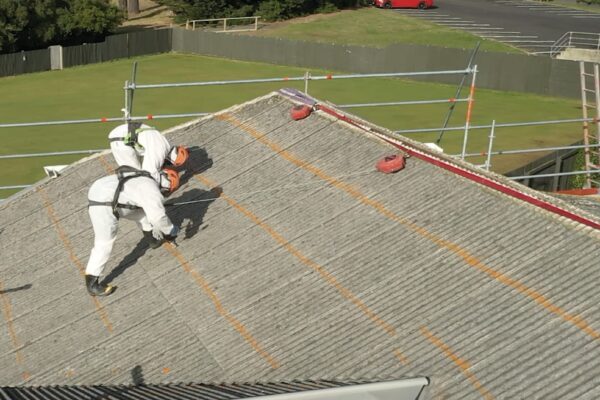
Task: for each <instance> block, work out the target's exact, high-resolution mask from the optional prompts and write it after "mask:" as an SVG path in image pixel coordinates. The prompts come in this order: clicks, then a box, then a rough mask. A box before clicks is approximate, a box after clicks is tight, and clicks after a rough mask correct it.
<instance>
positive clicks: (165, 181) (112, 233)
mask: <svg viewBox="0 0 600 400" xmlns="http://www.w3.org/2000/svg"><path fill="white" fill-rule="evenodd" d="M160 181H161V185H160V188H159V185H157V183H156V181H155V180H154V179H153V177H152V176H151V174H150V173H148V172H146V171H140V170H138V169H135V168H132V167H129V166H123V167H119V168H118V169H117V174H116V175H109V176H105V177H103V178H100V179H98V180H97V181H95V182H94V183H93V184H92V186H91V187H90V190H89V192H88V200H89V209H88V211H89V214H90V219H91V221H92V226H93V228H94V248H93V249H92V251H91V254H90V259H89V260H88V264H87V267H86V269H85V284H86V287H87V290H88V292H89V294H90V295H92V296H107V295H109V294H111V293H112V292H113V290H114V288H113V287H112V286H110V285H105V284H101V283H100V282H99V277H100V275H101V274H102V271H103V269H104V266H105V265H106V263H107V262H108V258H109V257H110V253H111V251H112V247H113V244H114V241H115V237H116V236H117V230H118V224H119V218H126V219H129V220H133V221H135V222H136V223H137V224H138V226H139V227H140V228H141V229H142V230H143V231H144V236H147V234H146V233H148V234H149V235H150V236H151V245H152V247H154V248H156V247H159V246H160V245H162V244H163V243H164V242H172V241H174V240H175V239H176V237H177V233H178V232H179V228H178V227H177V226H175V225H173V223H172V222H171V220H170V219H169V217H168V216H167V214H166V212H165V207H164V205H163V201H164V197H163V195H162V193H161V191H162V192H167V193H170V192H173V191H175V190H176V189H177V188H178V187H179V174H178V173H177V171H175V170H173V169H168V168H165V169H163V171H162V172H161V179H160Z"/></svg>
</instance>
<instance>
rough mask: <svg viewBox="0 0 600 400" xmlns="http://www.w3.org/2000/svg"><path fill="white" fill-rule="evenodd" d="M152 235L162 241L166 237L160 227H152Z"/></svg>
mask: <svg viewBox="0 0 600 400" xmlns="http://www.w3.org/2000/svg"><path fill="white" fill-rule="evenodd" d="M152 236H154V239H156V240H158V241H161V240H163V239H164V238H165V234H164V233H162V231H161V230H160V229H156V228H152Z"/></svg>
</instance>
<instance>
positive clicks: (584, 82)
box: [579, 61, 600, 188]
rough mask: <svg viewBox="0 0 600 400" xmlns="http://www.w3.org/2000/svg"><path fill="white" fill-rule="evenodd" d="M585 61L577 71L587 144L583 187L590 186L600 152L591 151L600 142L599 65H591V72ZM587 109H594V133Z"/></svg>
mask: <svg viewBox="0 0 600 400" xmlns="http://www.w3.org/2000/svg"><path fill="white" fill-rule="evenodd" d="M585 64H586V63H585V62H583V61H580V62H579V72H580V77H581V111H582V114H583V118H584V122H583V144H584V145H586V146H588V147H587V148H586V149H585V151H584V163H585V170H586V171H587V174H586V176H585V186H584V188H591V187H592V183H593V180H592V174H593V173H595V172H594V171H593V170H596V169H600V165H599V164H600V152H599V151H598V149H597V148H596V149H595V151H591V145H593V144H599V143H600V67H599V65H598V64H594V65H593V67H592V68H593V73H588V72H586V68H585ZM590 78H591V79H592V80H593V84H592V87H593V89H590V88H589V86H588V80H589V79H590ZM588 94H591V95H593V96H594V99H593V101H591V102H590V101H589V100H588ZM588 109H592V110H594V111H595V114H596V115H595V117H594V118H592V123H593V124H594V125H595V126H596V135H593V134H591V133H590V126H589V124H588V122H589V121H588V120H589V118H588V117H589V115H588Z"/></svg>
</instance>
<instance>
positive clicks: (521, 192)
mask: <svg viewBox="0 0 600 400" xmlns="http://www.w3.org/2000/svg"><path fill="white" fill-rule="evenodd" d="M279 93H280V94H282V95H284V96H286V97H288V98H290V99H291V100H295V101H297V102H300V103H304V104H306V105H309V106H311V107H313V108H314V109H316V110H318V111H323V112H324V113H326V114H328V115H330V116H333V117H334V118H337V119H338V120H341V121H343V122H346V123H348V124H350V125H352V126H354V127H356V128H359V129H361V130H363V131H365V132H368V133H370V134H372V135H374V136H376V137H378V138H380V139H382V140H383V141H385V142H387V143H389V144H391V145H392V146H394V147H396V148H399V149H400V150H402V151H404V152H406V153H407V154H409V155H411V156H414V157H417V158H419V159H420V160H422V161H425V162H428V163H430V164H433V165H436V166H438V167H440V168H443V169H445V170H447V171H449V172H452V173H454V174H456V175H459V176H462V177H463V178H466V179H469V180H471V181H473V182H476V183H479V184H481V185H484V186H486V187H488V188H491V189H494V190H497V191H499V192H501V193H503V194H506V195H508V196H510V197H513V198H516V199H519V200H522V201H525V202H526V203H529V204H531V205H534V206H536V207H538V208H541V209H543V210H546V211H549V212H551V213H553V214H556V215H559V216H561V217H565V218H568V219H570V220H572V221H575V222H578V223H580V224H583V225H586V226H588V227H591V228H593V229H596V230H598V231H600V221H599V220H597V219H596V218H594V217H593V216H591V215H589V213H587V212H585V210H582V209H580V208H577V207H574V206H571V205H569V204H568V203H565V202H564V201H562V200H560V199H557V198H554V197H551V196H549V195H545V194H543V193H540V192H537V191H535V192H533V193H532V191H533V189H530V188H528V187H527V186H524V185H520V184H519V186H522V187H517V186H516V185H517V184H516V183H515V182H512V181H510V180H508V179H507V178H505V177H504V176H502V175H498V174H496V173H493V172H490V171H483V170H482V171H476V170H475V169H474V168H473V167H472V166H470V165H469V164H468V163H466V162H464V161H463V162H461V161H460V160H455V159H451V158H450V156H448V155H446V154H443V153H442V154H434V153H433V151H431V150H429V149H425V148H422V147H423V145H421V144H418V143H411V142H412V141H411V140H410V139H408V140H407V138H404V137H401V139H400V138H398V137H397V136H399V135H395V134H393V133H391V134H390V133H387V132H385V131H383V130H382V129H381V128H379V127H375V126H373V125H372V124H370V123H368V122H367V121H362V120H359V119H358V118H356V117H355V116H353V115H348V114H346V113H344V112H343V111H340V110H338V109H337V108H335V106H334V105H328V104H327V105H326V104H323V103H319V102H318V101H317V100H316V99H315V98H313V97H311V96H309V95H307V94H305V93H302V92H300V91H298V90H296V89H281V90H279ZM461 164H464V165H461ZM503 180H507V182H503ZM575 210H576V211H575Z"/></svg>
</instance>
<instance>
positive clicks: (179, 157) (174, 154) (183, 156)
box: [169, 146, 190, 167]
mask: <svg viewBox="0 0 600 400" xmlns="http://www.w3.org/2000/svg"><path fill="white" fill-rule="evenodd" d="M189 157H190V152H189V151H188V149H187V148H186V147H184V146H173V147H172V148H171V151H170V153H169V161H171V164H172V165H173V166H174V167H181V166H182V165H183V164H185V162H186V161H187V160H188V158H189Z"/></svg>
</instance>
